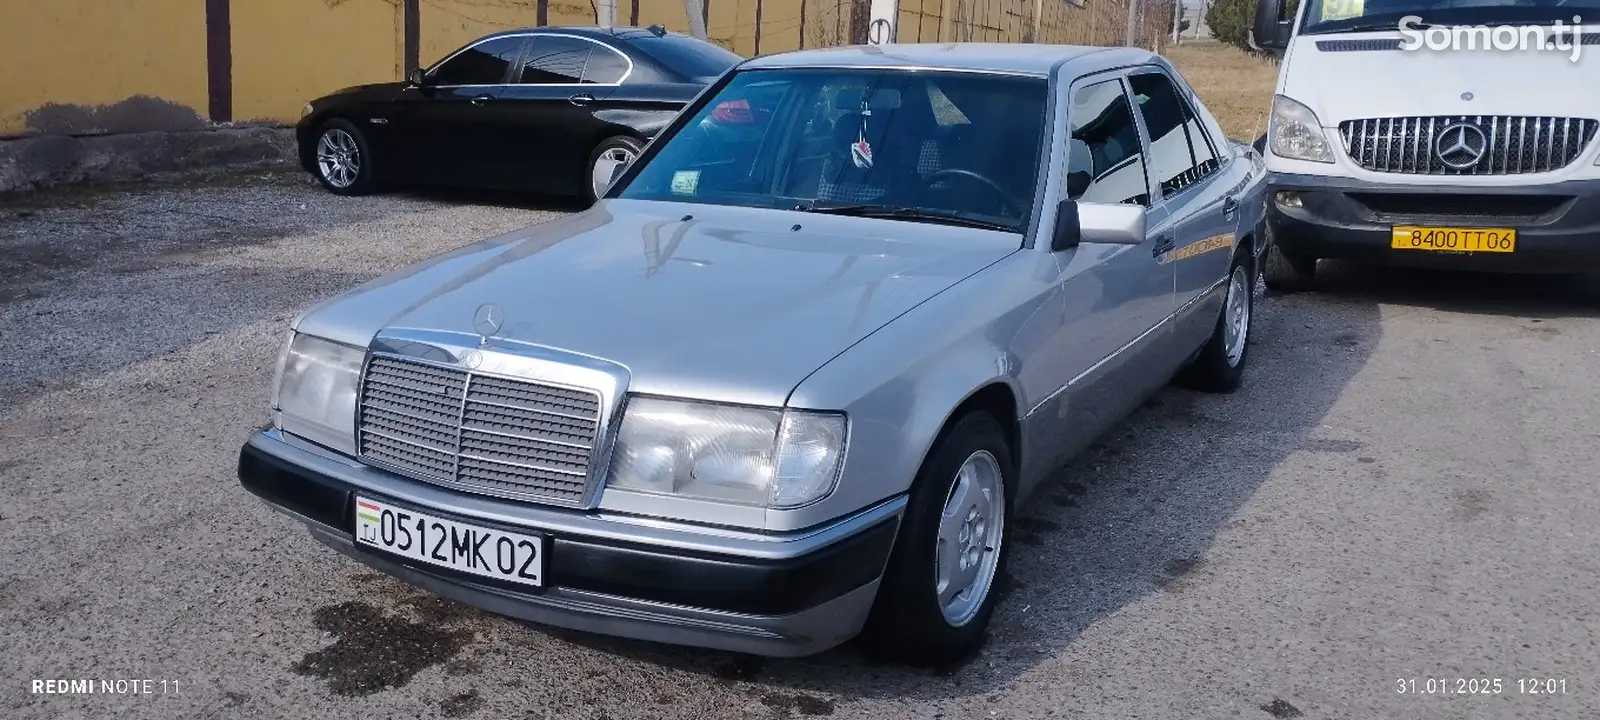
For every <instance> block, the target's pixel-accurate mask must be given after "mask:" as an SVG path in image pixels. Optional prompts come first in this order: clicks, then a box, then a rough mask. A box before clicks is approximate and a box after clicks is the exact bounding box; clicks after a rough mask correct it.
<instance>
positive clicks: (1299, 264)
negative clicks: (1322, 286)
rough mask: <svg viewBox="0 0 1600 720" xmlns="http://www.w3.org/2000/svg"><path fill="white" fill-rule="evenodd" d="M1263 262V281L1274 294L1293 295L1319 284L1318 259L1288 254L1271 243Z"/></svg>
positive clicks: (1275, 243)
mask: <svg viewBox="0 0 1600 720" xmlns="http://www.w3.org/2000/svg"><path fill="white" fill-rule="evenodd" d="M1263 254H1264V255H1265V257H1263V258H1262V262H1261V279H1262V281H1263V282H1265V283H1266V284H1267V289H1268V290H1271V291H1273V292H1281V293H1293V292H1302V291H1305V290H1310V289H1312V288H1314V287H1316V284H1317V259H1316V258H1314V257H1305V256H1302V255H1296V254H1294V253H1290V252H1287V251H1285V250H1284V249H1283V246H1281V245H1279V244H1278V243H1277V242H1275V241H1273V242H1269V243H1268V244H1267V251H1266V252H1265V253H1263Z"/></svg>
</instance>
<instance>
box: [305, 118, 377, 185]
mask: <svg viewBox="0 0 1600 720" xmlns="http://www.w3.org/2000/svg"><path fill="white" fill-rule="evenodd" d="M314 150H315V152H316V158H317V164H316V169H317V172H316V174H317V180H318V181H319V182H321V183H322V186H323V187H325V188H327V189H328V191H329V192H331V193H334V194H335V195H365V194H367V193H369V192H372V185H373V183H372V154H371V152H369V150H368V145H367V138H366V136H365V135H363V134H362V133H361V129H360V128H358V127H356V126H355V124H354V123H351V122H350V121H348V120H344V119H342V118H334V119H332V120H329V121H327V122H325V123H323V124H322V127H321V129H319V130H318V131H317V140H316V145H315V147H314Z"/></svg>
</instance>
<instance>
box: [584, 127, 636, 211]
mask: <svg viewBox="0 0 1600 720" xmlns="http://www.w3.org/2000/svg"><path fill="white" fill-rule="evenodd" d="M643 150H644V143H642V142H640V141H639V140H638V139H636V138H631V137H628V136H627V135H617V136H614V137H608V138H606V139H604V140H601V141H600V144H599V145H596V146H595V148H594V152H592V153H589V164H588V166H586V167H585V172H584V187H586V188H588V189H587V190H586V191H585V193H586V194H587V196H588V198H589V204H590V205H593V204H595V203H597V202H599V201H600V196H601V195H602V194H603V193H604V192H605V187H606V186H607V185H608V184H609V179H610V177H611V175H610V173H611V166H612V165H613V164H614V163H616V162H618V161H622V162H629V163H631V162H633V161H635V160H638V159H639V153H640V152H641V151H643Z"/></svg>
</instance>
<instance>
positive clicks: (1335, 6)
mask: <svg viewBox="0 0 1600 720" xmlns="http://www.w3.org/2000/svg"><path fill="white" fill-rule="evenodd" d="M1303 1H1304V3H1305V5H1306V14H1305V18H1304V19H1303V20H1302V21H1301V24H1300V32H1301V34H1307V35H1314V34H1326V33H1336V32H1356V31H1364V30H1397V29H1399V27H1400V21H1401V19H1402V18H1404V17H1406V16H1408V15H1414V16H1416V17H1417V18H1420V21H1418V22H1417V25H1419V26H1420V25H1490V26H1492V25H1506V24H1549V23H1553V22H1555V21H1556V20H1560V21H1561V22H1562V23H1563V24H1566V23H1571V22H1572V16H1573V15H1580V16H1587V15H1591V14H1594V15H1600V12H1595V11H1600V0H1439V1H1438V2H1429V1H1428V0H1303ZM1293 6H1294V3H1293V2H1291V3H1290V5H1289V7H1293Z"/></svg>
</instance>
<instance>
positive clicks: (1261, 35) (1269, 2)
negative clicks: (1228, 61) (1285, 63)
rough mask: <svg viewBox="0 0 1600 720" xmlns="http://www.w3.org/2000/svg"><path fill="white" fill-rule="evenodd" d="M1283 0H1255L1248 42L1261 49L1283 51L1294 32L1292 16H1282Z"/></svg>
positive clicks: (1284, 8) (1283, 9)
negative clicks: (1253, 22)
mask: <svg viewBox="0 0 1600 720" xmlns="http://www.w3.org/2000/svg"><path fill="white" fill-rule="evenodd" d="M1286 9H1287V8H1286V7H1285V2H1284V0H1256V20H1255V24H1254V25H1252V26H1251V28H1250V44H1251V45H1253V46H1255V47H1256V48H1258V49H1261V50H1267V51H1270V52H1283V50H1284V48H1287V47H1289V35H1290V34H1291V33H1293V32H1294V18H1293V17H1287V18H1286V17H1284V15H1285V14H1286V13H1285V12H1284V11H1285V10H1286Z"/></svg>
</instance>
